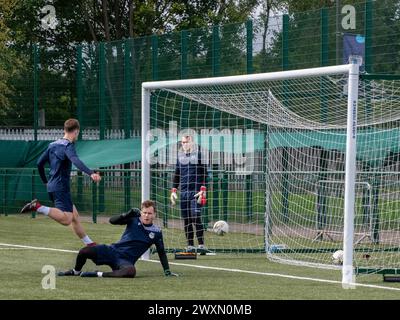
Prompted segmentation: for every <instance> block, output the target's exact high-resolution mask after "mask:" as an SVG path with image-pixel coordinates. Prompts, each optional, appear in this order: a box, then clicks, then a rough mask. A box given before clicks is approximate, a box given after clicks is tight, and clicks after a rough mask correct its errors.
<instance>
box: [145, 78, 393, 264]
mask: <svg viewBox="0 0 400 320" xmlns="http://www.w3.org/2000/svg"><path fill="white" fill-rule="evenodd" d="M347 78H348V76H347V75H340V76H318V77H305V78H299V79H290V80H276V81H259V82H246V83H242V84H234V85H232V84H231V85H212V84H211V85H207V86H191V87H185V88H178V87H177V88H172V89H171V88H169V89H159V90H154V91H152V94H151V116H150V117H151V128H152V129H155V128H158V129H161V131H162V132H165V134H164V133H160V132H161V131H159V132H158V133H157V134H154V136H155V137H156V136H157V137H156V138H155V140H154V141H153V143H154V145H153V148H152V150H153V155H155V156H156V157H158V158H157V161H155V162H154V164H153V165H152V167H151V186H152V197H153V198H155V199H156V200H157V202H158V204H159V212H160V214H161V216H162V217H163V221H164V226H165V227H166V229H165V230H166V231H165V232H166V233H171V234H169V235H168V237H170V236H171V237H172V238H173V239H174V241H173V243H172V246H174V247H183V246H185V243H186V240H185V234H184V232H183V224H182V220H181V216H180V210H179V205H178V206H177V207H171V205H170V203H169V191H170V188H171V186H172V175H173V170H174V167H175V161H176V157H175V158H174V154H175V153H176V150H177V149H178V148H179V140H180V137H181V136H182V132H183V131H185V132H187V131H188V129H191V130H192V131H191V132H192V134H194V136H195V141H196V143H197V144H198V147H199V148H200V150H201V151H202V153H203V154H206V155H207V157H206V158H207V165H208V168H209V184H208V187H209V189H208V202H207V205H206V207H204V208H203V209H202V210H203V213H202V216H203V223H204V225H205V227H206V228H207V230H208V232H207V233H206V237H205V238H206V245H207V246H208V247H210V248H212V249H216V250H223V251H242V250H253V251H256V250H259V251H261V250H267V253H268V257H269V258H270V259H272V260H275V261H280V262H285V263H292V264H301V265H310V266H318V267H326V268H338V267H339V266H338V265H335V264H334V262H333V260H332V253H333V252H335V251H336V250H342V249H343V226H344V178H345V172H344V168H345V150H346V121H347V119H346V117H347V99H348V95H347V82H348V79H347ZM399 84H400V81H399V80H362V81H360V82H359V103H358V114H357V118H358V131H357V153H356V158H357V174H356V187H355V195H356V199H355V229H354V264H355V266H357V267H367V268H374V269H376V270H379V269H383V268H395V267H397V265H398V264H399V262H400V259H399V255H398V247H399V245H400V233H399V232H400V214H399V204H400V202H399V201H400V188H399V187H400V186H399V174H398V169H399V161H400V150H399V138H400V131H399V126H398V122H399V119H400V99H399V97H400V95H399V89H400V86H399ZM177 144H178V145H177ZM169 149H171V150H172V151H170V150H169ZM162 150H168V151H165V152H164V151H162ZM160 155H162V156H160ZM160 159H163V161H160ZM221 219H222V220H225V221H227V222H228V223H229V225H230V232H229V233H228V234H227V235H225V236H224V237H219V236H217V235H216V234H215V233H213V232H212V226H213V223H214V222H215V221H217V220H221Z"/></svg>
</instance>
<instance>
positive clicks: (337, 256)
mask: <svg viewBox="0 0 400 320" xmlns="http://www.w3.org/2000/svg"><path fill="white" fill-rule="evenodd" d="M343 254H344V252H343V250H337V251H335V252H334V253H333V255H332V261H333V263H334V264H338V265H342V264H343Z"/></svg>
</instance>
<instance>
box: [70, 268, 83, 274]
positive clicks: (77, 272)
mask: <svg viewBox="0 0 400 320" xmlns="http://www.w3.org/2000/svg"><path fill="white" fill-rule="evenodd" d="M72 270H74V273H75V275H77V274H80V273H81V272H82V271H76V270H75V269H72Z"/></svg>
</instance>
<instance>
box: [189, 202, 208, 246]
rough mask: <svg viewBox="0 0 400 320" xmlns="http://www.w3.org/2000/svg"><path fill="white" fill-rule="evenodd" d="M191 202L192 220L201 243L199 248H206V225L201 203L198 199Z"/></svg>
mask: <svg viewBox="0 0 400 320" xmlns="http://www.w3.org/2000/svg"><path fill="white" fill-rule="evenodd" d="M190 204H191V216H192V221H193V223H194V225H195V227H196V237H197V241H198V243H199V249H205V245H204V225H203V221H202V219H201V205H200V204H199V203H198V202H197V199H193V200H192V201H191V203H190Z"/></svg>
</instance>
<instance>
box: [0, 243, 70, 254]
mask: <svg viewBox="0 0 400 320" xmlns="http://www.w3.org/2000/svg"><path fill="white" fill-rule="evenodd" d="M0 246H4V247H15V248H25V249H32V250H46V251H57V252H68V253H78V251H76V250H64V249H55V248H46V247H32V246H23V245H19V244H10V243H0Z"/></svg>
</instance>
